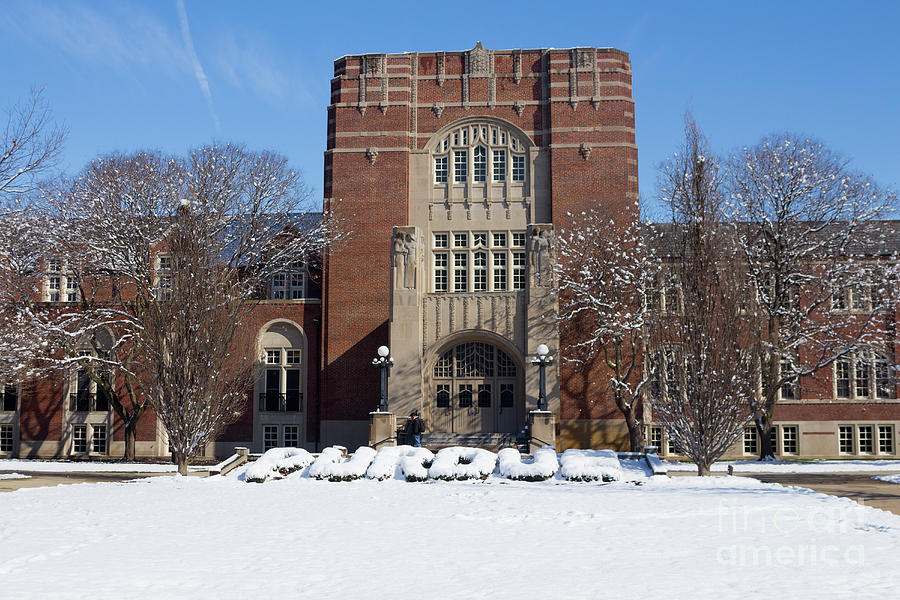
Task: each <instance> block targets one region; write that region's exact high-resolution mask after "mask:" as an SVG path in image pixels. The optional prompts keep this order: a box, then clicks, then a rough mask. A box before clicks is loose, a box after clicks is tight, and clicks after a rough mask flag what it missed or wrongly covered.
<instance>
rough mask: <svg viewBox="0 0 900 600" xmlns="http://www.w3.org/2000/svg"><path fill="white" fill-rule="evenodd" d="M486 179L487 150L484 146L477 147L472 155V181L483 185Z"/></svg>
mask: <svg viewBox="0 0 900 600" xmlns="http://www.w3.org/2000/svg"><path fill="white" fill-rule="evenodd" d="M486 179H487V150H485V148H484V146H477V147H476V148H475V152H474V153H473V155H472V181H474V182H475V183H484V182H485V180H486Z"/></svg>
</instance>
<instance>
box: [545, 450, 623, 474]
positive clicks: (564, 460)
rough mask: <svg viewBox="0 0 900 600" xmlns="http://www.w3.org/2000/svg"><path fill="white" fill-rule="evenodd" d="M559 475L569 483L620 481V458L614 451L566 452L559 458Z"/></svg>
mask: <svg viewBox="0 0 900 600" xmlns="http://www.w3.org/2000/svg"><path fill="white" fill-rule="evenodd" d="M559 464H560V468H559V474H560V476H561V477H562V478H563V479H566V480H568V481H618V480H619V479H621V478H622V467H621V465H620V463H619V457H618V456H617V455H616V453H615V452H614V451H612V450H566V451H565V452H563V453H562V455H560V457H559Z"/></svg>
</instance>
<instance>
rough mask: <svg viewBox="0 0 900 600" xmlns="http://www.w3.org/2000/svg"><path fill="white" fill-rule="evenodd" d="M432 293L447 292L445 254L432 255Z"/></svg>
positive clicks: (436, 253)
mask: <svg viewBox="0 0 900 600" xmlns="http://www.w3.org/2000/svg"><path fill="white" fill-rule="evenodd" d="M434 291H435V292H446V291H447V253H446V252H435V253H434Z"/></svg>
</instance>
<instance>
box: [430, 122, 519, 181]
mask: <svg viewBox="0 0 900 600" xmlns="http://www.w3.org/2000/svg"><path fill="white" fill-rule="evenodd" d="M525 148H526V145H525V142H524V140H521V139H519V135H518V134H513V133H512V132H511V131H509V130H507V129H505V128H503V127H501V126H499V125H492V124H487V123H476V124H468V125H461V126H459V127H457V128H456V129H453V130H452V131H450V132H448V133H447V134H446V136H445V137H444V138H443V139H442V140H440V142H438V144H437V145H436V147H435V149H434V156H433V165H434V173H433V174H434V183H435V185H446V184H447V183H448V182H451V181H452V183H454V184H463V183H469V182H470V181H471V183H473V184H487V183H488V182H491V183H495V184H504V183H506V182H507V173H511V175H512V177H511V178H510V179H511V180H512V181H513V182H515V183H521V182H524V181H525V180H526V175H527V173H526V171H527V162H526V160H525ZM451 169H452V173H451V172H450V171H451Z"/></svg>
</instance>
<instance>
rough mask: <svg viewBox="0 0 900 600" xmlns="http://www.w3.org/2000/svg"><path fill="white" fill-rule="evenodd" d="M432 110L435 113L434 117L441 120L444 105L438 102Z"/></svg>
mask: <svg viewBox="0 0 900 600" xmlns="http://www.w3.org/2000/svg"><path fill="white" fill-rule="evenodd" d="M431 110H432V111H434V116H435V117H437V118H438V119H440V118H441V115H442V114H444V103H443V102H437V103H435V105H434V106H432V107H431Z"/></svg>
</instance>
